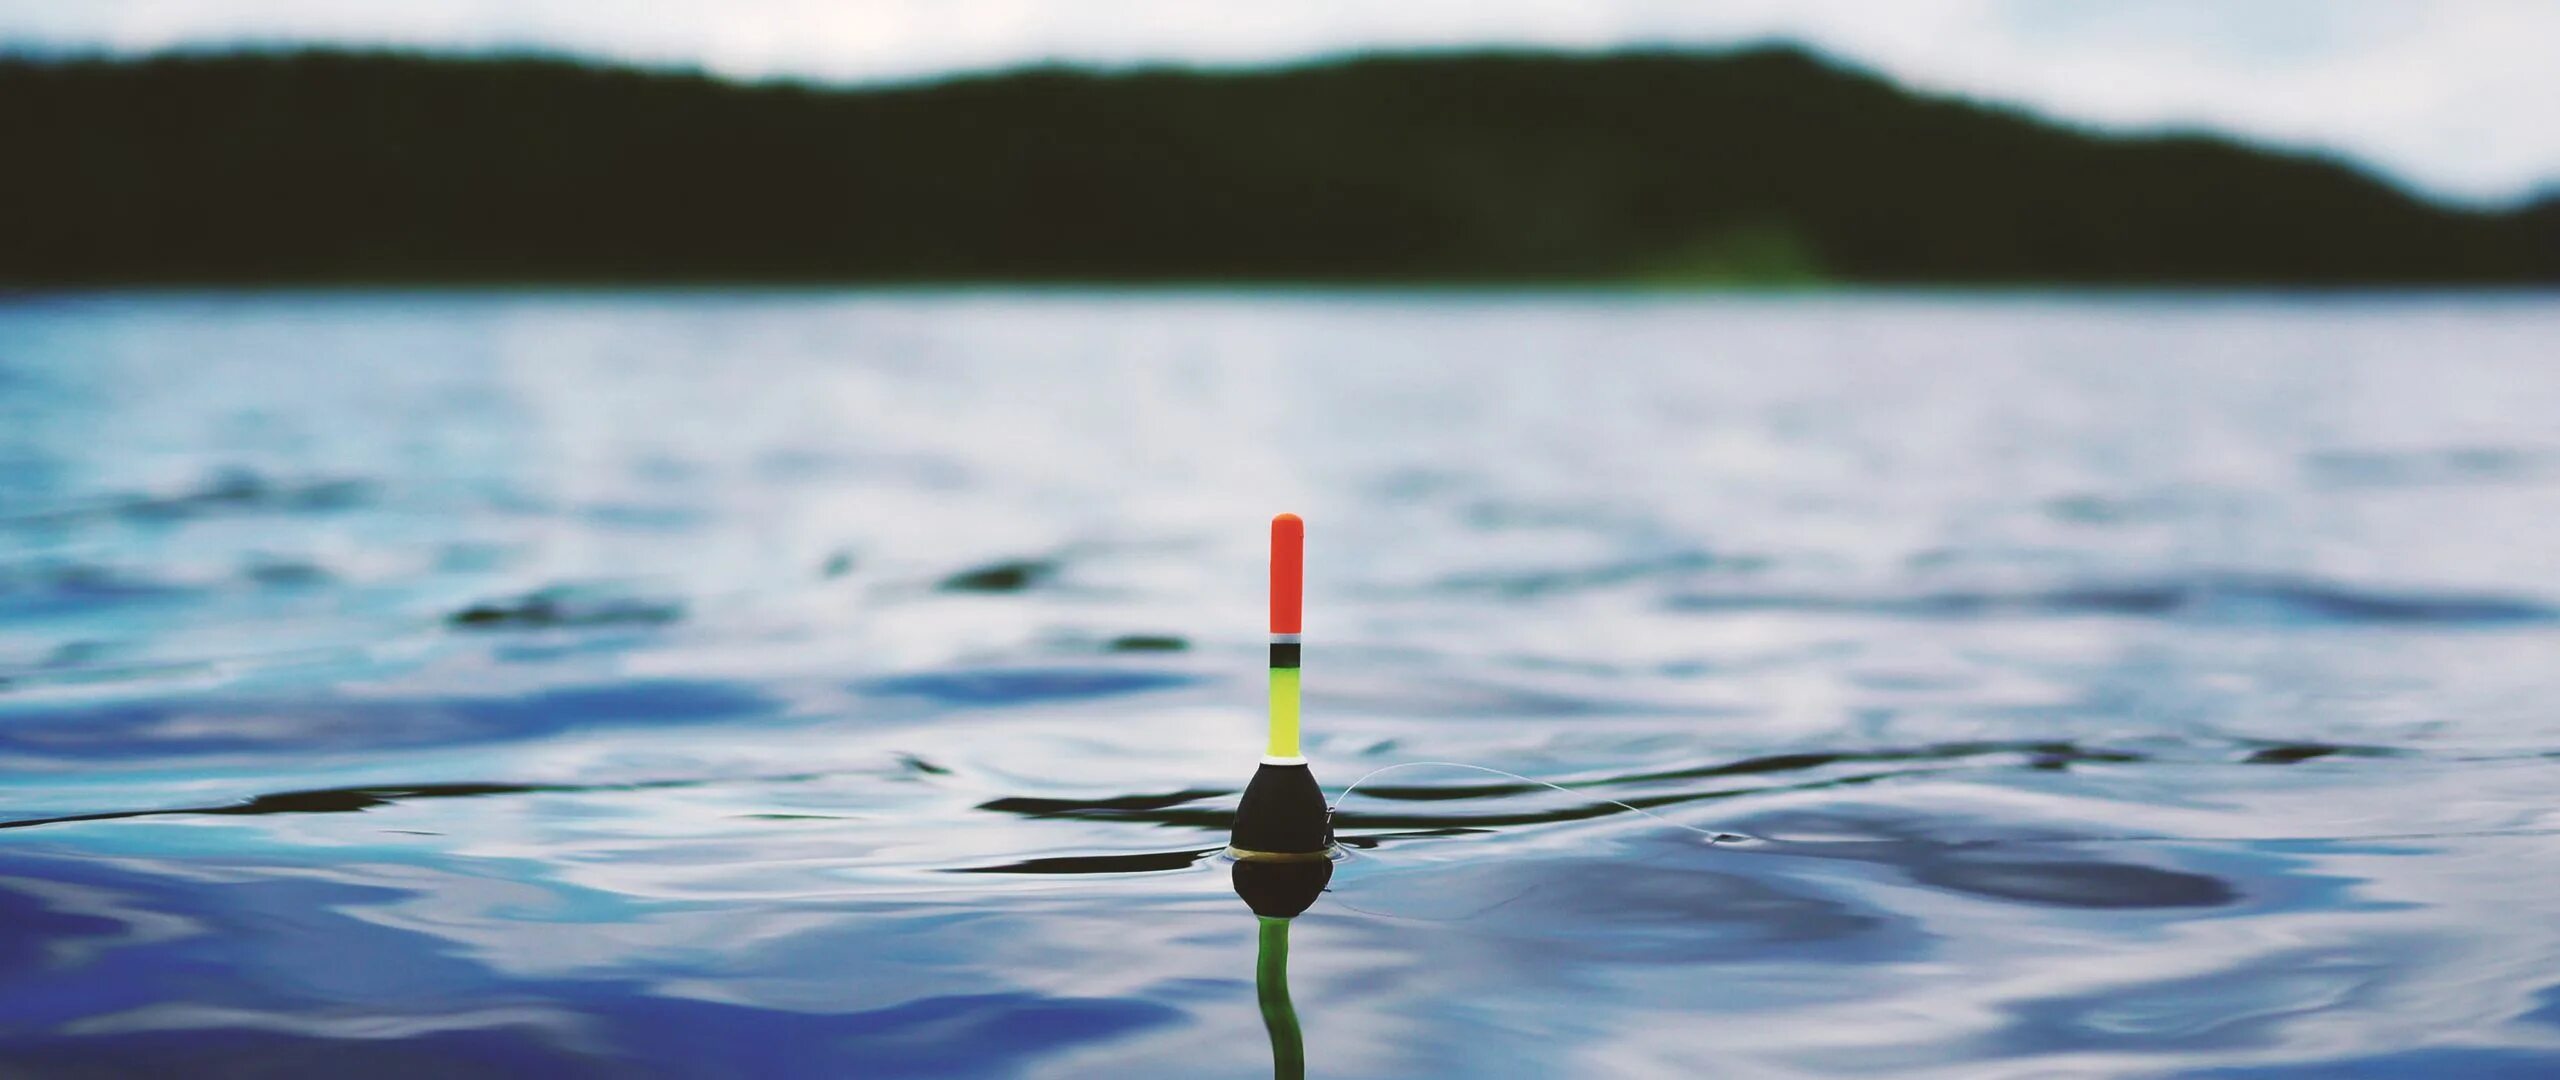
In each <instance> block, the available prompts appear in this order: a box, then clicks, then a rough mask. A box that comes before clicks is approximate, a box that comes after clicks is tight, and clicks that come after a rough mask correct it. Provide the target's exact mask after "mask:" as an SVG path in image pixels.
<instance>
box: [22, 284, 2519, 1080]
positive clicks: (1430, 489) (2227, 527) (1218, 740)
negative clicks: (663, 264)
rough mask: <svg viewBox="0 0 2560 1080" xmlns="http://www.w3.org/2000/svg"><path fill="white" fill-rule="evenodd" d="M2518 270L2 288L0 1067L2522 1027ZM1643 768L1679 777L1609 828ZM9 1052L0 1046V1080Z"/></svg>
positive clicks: (2481, 1068) (1819, 1057)
mask: <svg viewBox="0 0 2560 1080" xmlns="http://www.w3.org/2000/svg"><path fill="white" fill-rule="evenodd" d="M2555 342H2560V301H2553V300H2549V299H2544V298H2536V297H2379V298H2352V299H2302V298H2282V297H2203V296H2200V297H2132V298H2114V299H2068V298H2053V299H2040V298H1967V297H1929V296H1910V297H1877V298H1825V299H1789V298H1772V299H1698V298H1681V297H1642V296H1608V295H1562V296H1535V295H1484V296H1471V295H1432V294H1399V293H1381V294H1324V293H1314V294H1300V295H1225V294H1211V293H1201V294H1155V295H1148V294H1137V295H1116V294H1087V293H1002V292H987V293H972V292H962V293H948V294H931V293H917V294H902V293H869V294H864V293H847V294H838V293H770V294H760V293H708V292H706V293H687V292H641V293H628V294H619V293H557V294H495V293H493V294H473V293H459V294H432V293H422V294H365V293H328V294H298V293H271V294H238V295H188V294H170V295H106V296H77V295H74V296H35V297H19V298H15V299H10V300H7V301H6V302H5V303H0V825H5V826H7V827H5V828H0V924H5V925H6V926H7V927H8V928H9V929H8V932H7V933H6V934H5V935H0V1061H5V1062H6V1063H7V1066H6V1068H7V1069H15V1070H23V1071H26V1072H28V1073H31V1074H35V1075H54V1074H73V1075H77V1074H83V1073H86V1074H95V1075H119V1074H124V1073H130V1072H136V1071H141V1070H146V1069H148V1070H164V1071H165V1070H173V1069H177V1070H185V1071H186V1072H188V1073H189V1074H191V1075H220V1074H237V1073H262V1072H263V1073H274V1072H279V1071H281V1072H301V1073H311V1074H340V1075H343V1074H363V1073H372V1074H378V1075H437V1074H450V1073H454V1072H459V1071H461V1070H465V1069H469V1070H474V1071H477V1072H479V1073H481V1074H485V1075H526V1076H590V1075H737V1076H746V1075H807V1076H845V1075H852V1076H909V1075H914V1076H927V1075H930V1076H1012V1075H1025V1076H1097V1075H1167V1076H1252V1075H1262V1074H1267V1073H1268V1072H1269V1070H1270V1068H1271V1060H1270V1056H1269V1055H1270V1052H1271V1051H1270V1046H1269V1044H1268V1043H1267V1042H1266V1041H1265V1034H1264V1029H1263V1023H1262V1017H1261V1014H1260V1012H1259V1011H1258V1009H1257V1006H1256V998H1255V988H1254V968H1255V950H1256V935H1257V929H1256V925H1255V921H1254V919H1253V917H1252V916H1251V915H1250V914H1249V913H1248V912H1247V911H1246V910H1245V908H1244V906H1243V905H1242V904H1241V903H1240V902H1239V901H1238V900H1237V899H1236V898H1235V897H1234V896H1233V895H1232V894H1231V893H1230V892H1229V891H1228V885H1227V876H1226V875H1227V871H1226V868H1225V867H1224V866H1223V865H1221V864H1220V862H1219V861H1218V860H1217V859H1216V858H1215V857H1214V852H1215V851H1216V850H1217V849H1218V848H1219V847H1220V845H1221V844H1223V842H1224V839H1225V833H1224V826H1225V819H1226V814H1227V812H1228V811H1229V809H1230V808H1231V806H1232V802H1233V797H1234V793H1235V791H1236V789H1237V788H1238V787H1239V786H1240V784H1241V783H1242V781H1243V780H1244V779H1245V777H1246V776H1247V775H1248V774H1249V773H1250V771H1251V768H1252V765H1253V757H1254V755H1255V754H1256V753H1258V749H1259V745H1260V734H1259V722H1260V720H1259V716H1258V714H1257V710H1258V708H1259V707H1260V704H1261V695H1262V687H1261V678H1262V671H1261V664H1262V651H1261V644H1262V637H1261V633H1262V623H1261V604H1262V595H1261V589H1262V565H1261V560H1262V557H1263V553H1262V549H1261V544H1262V541H1263V535H1264V534H1263V522H1264V520H1265V519H1266V518H1267V517H1268V516H1269V515H1270V514H1271V513H1273V512H1274V511H1277V510H1282V509H1288V510H1295V511H1298V512H1300V513H1302V514H1304V515H1306V517H1307V518H1308V520H1309V522H1310V544H1309V593H1310V595H1309V597H1308V627H1307V630H1308V642H1309V644H1308V648H1307V660H1306V687H1307V714H1308V742H1309V753H1310V755H1311V756H1312V757H1313V758H1314V760H1315V764H1316V768H1317V770H1318V775H1319V776H1320V777H1322V778H1323V779H1325V780H1326V781H1327V782H1328V783H1329V784H1331V785H1333V786H1334V787H1335V788H1336V789H1338V788H1339V786H1340V785H1342V784H1344V783H1347V782H1348V781H1350V780H1351V779H1352V778H1353V777H1355V776H1358V775H1360V774H1362V773H1365V772H1367V771H1369V770H1371V769H1374V768H1378V767H1381V766H1385V765H1389V764H1394V763H1397V762H1402V761H1412V760H1420V759H1440V760H1456V761H1463V762H1472V763H1477V764H1482V765H1485V766H1490V767H1494V768H1499V769H1504V770H1509V771H1513V772H1518V773H1522V774H1526V775H1529V776H1534V777H1539V778H1543V779H1546V780H1551V781H1555V782H1558V783H1562V784H1565V785H1567V786H1568V787H1570V788H1572V789H1573V790H1572V792H1571V793H1558V792H1555V791H1552V790H1549V789H1546V788H1541V787H1538V786H1536V785H1532V784H1523V783H1519V782H1516V781H1511V780H1506V779H1503V778H1500V777H1492V776H1488V775H1485V774H1481V773H1469V772H1463V771H1455V770H1435V769H1408V770H1402V771H1399V772H1396V773H1392V774H1389V775H1387V776H1383V777H1380V778H1378V779H1377V780H1374V781H1372V782H1371V783H1370V784H1369V785H1367V786H1364V787H1363V788H1362V789H1361V791H1360V792H1359V793H1358V794H1357V795H1355V796H1353V797H1352V798H1351V799H1349V800H1348V801H1347V802H1346V803H1345V804H1344V805H1343V807H1342V812H1341V815H1340V817H1339V819H1338V821H1337V826H1338V828H1339V831H1340V833H1341V834H1342V836H1343V837H1344V839H1345V840H1346V841H1347V842H1348V843H1349V844H1350V846H1351V852H1350V857H1349V858H1347V859H1346V860H1345V861H1344V862H1342V863H1341V864H1340V865H1339V867H1338V869H1337V871H1336V873H1335V876H1334V879H1333V883H1332V889H1331V891H1330V892H1329V893H1327V894H1326V895H1325V896H1324V897H1323V898H1322V899H1321V900H1319V901H1318V902H1317V904H1316V906H1315V907H1314V909H1313V910H1312V911H1310V912H1309V913H1308V914H1307V915H1305V916H1303V917H1301V918H1300V919H1298V920H1297V921H1296V923H1295V925H1294V926H1293V927H1292V934H1293V937H1292V939H1291V944H1292V954H1291V960H1290V963H1291V968H1292V970H1291V973H1290V974H1291V977H1292V991H1293V997H1294V999H1295V1001H1296V1005H1297V1011H1298V1014H1299V1017H1300V1019H1301V1021H1302V1024H1303V1028H1304V1032H1305V1042H1306V1045H1305V1054H1306V1059H1307V1063H1308V1068H1309V1071H1310V1074H1311V1075H1318V1076H1342V1077H1362V1076H1415V1075H1446V1076H1502V1075H1637V1076H1640V1075H1683V1076H1689V1075H1706V1074H1713V1075H1735V1076H1760V1075H1767V1076H1828V1075H1873V1074H1877V1073H1880V1072H1886V1071H1892V1072H1897V1073H1901V1074H1905V1075H1916V1076H1946V1077H1999V1076H2041V1075H2054V1074H2057V1073H2061V1074H2074V1075H2092V1074H2094V1075H2171V1074H2201V1075H2216V1076H2247V1077H2294V1076H2313V1075H2372V1076H2403V1075H2427V1074H2434V1075H2447V1074H2463V1075H2481V1076H2499V1075H2513V1076H2527V1075H2534V1076H2540V1075H2549V1074H2551V1073H2553V1072H2555V1071H2560V812H2555V811H2554V810H2553V809H2552V805H2551V804H2552V801H2553V795H2554V792H2560V710H2555V709H2554V707H2553V702H2554V701H2555V700H2560V697H2556V696H2555V692H2560V665H2555V664H2554V663H2553V658H2554V657H2555V656H2560V365H2554V364H2553V362H2552V359H2551V358H2552V355H2553V348H2552V346H2553V344H2554V343H2555ZM1612 800H1615V801H1616V802H1623V803H1628V804H1633V805H1635V806H1639V807H1643V808H1646V809H1648V810H1650V811H1651V812H1653V813H1655V814H1659V815H1662V816H1663V817H1665V818H1668V819H1670V820H1671V821H1674V822H1677V823H1680V824H1683V825H1688V826H1691V827H1693V828H1696V829H1704V830H1708V831H1710V832H1719V833H1725V834H1730V835H1731V836H1733V837H1735V838H1736V839H1734V840H1732V841H1730V842H1725V843H1710V842H1708V840H1707V839H1706V838H1704V837H1702V836H1701V835H1699V834H1697V833H1694V832H1688V831H1683V830H1681V829H1678V828H1674V827H1670V826H1667V825H1664V824H1662V823H1661V822H1658V821H1656V820H1652V819H1649V818H1646V817H1643V816H1639V815H1636V814H1632V813H1628V812H1626V811H1625V810H1623V809H1621V808H1620V807H1619V806H1618V805H1616V802H1612ZM0 1071H5V1070H0Z"/></svg>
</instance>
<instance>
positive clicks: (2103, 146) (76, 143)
mask: <svg viewBox="0 0 2560 1080" xmlns="http://www.w3.org/2000/svg"><path fill="white" fill-rule="evenodd" d="M0 147H5V148H6V153H5V157H6V164H5V165H0V206H5V207H6V208H7V211H6V212H7V220H8V225H7V228H6V231H5V236H0V280H6V281H13V282H18V283H22V284H43V283H74V282H265V281H341V280H343V281H440V280H453V281H516V280H523V281H583V280H597V281H625V280H775V279H809V280H898V281H1159V280H1204V281H1257V280H1285V281H1429V282H1515V281H1527V282H1541V281H1592V282H1616V281H1662V282H1745V283H1790V282H1809V281H1849V282H1943V283H2192V284H2218V283H2258V284H2323V283H2426V282H2521V281H2551V280H2556V279H2560V210H2555V204H2553V203H2550V202H2545V203H2543V204H2541V205H2540V206H2538V207H2536V208H2534V209H2531V210H2528V211H2519V212H2513V213H2504V214H2499V213H2485V212H2471V211H2462V210H2457V209H2451V208H2447V207H2443V206H2439V205H2435V204H2432V203H2429V202H2427V201H2424V200H2422V199H2419V198H2416V197H2413V196H2412V195H2410V194H2408V193H2406V192H2404V191H2402V190H2400V189H2398V188H2395V187H2393V186H2392V185H2390V184H2388V183H2385V182H2383V181H2380V180H2378V179H2375V178H2374V177H2372V176H2369V175H2366V174H2364V173H2362V172H2359V171H2357V170H2354V169H2352V168H2349V167H2346V166H2343V165H2340V164H2337V163H2334V162H2330V161H2326V160H2321V159H2317V158H2310V157H2303V156H2295V155H2287V154H2280V153H2273V152H2268V151H2265V150H2260V149H2254V148H2251V147H2249V146H2247V145H2244V144H2240V143H2236V142H2232V141H2228V140H2223V139H2217V138H2207V137H2194V136H2169V137H2112V136H2103V135H2096V134H2091V133H2087V132H2084V131H2080V130H2076V129H2073V128H2069V127H2064V126H2060V125H2056V124H2052V123H2047V122H2043V121H2039V120H2036V119H2033V118H2031V117H2028V116H2025V115H2023V114H2020V113H2017V112H2012V111H2005V110H1999V109H1993V108H1986V107H1983V106H1979V105H1975V104H1970V103H1964V102H1958V101H1951V100H1945V99H1938V98H1931V97H1926V96H1921V95H1917V94H1914V93H1911V92H1908V91H1905V90H1902V89H1899V88H1897V87H1896V86H1894V85H1893V84H1891V83H1888V82H1886V81H1883V80H1881V79H1878V78H1876V77H1873V76H1870V75H1866V74H1861V73H1858V72H1854V71H1849V70H1844V69H1842V68H1839V67H1836V66H1832V65H1830V64H1828V63H1826V62H1824V61H1822V60H1819V59H1817V58H1814V57H1811V56H1808V55H1806V54H1804V53H1800V52H1796V51H1792V50H1785V49H1763V50H1754V51H1746V52H1735V53H1713V54H1701V53H1634V54H1614V55H1605V56H1578V57H1567V56H1553V55H1534V54H1475V55H1443V54H1429V55H1417V56H1385V57H1373V58H1364V59H1355V60H1346V61H1341V62H1331V63H1323V64H1317V65H1313V66H1305V67H1295V68H1286V69H1278V70H1258V71H1244V72H1192V71H1167V70H1151V71H1136V72H1121V73H1091V72H1076V71H1064V70H1045V69H1044V70H1034V71H1025V72H1019V73H1012V74H1004V75H995V76H987V77H972V78H963V79H957V80H952V81H945V82H937V83H931V84H921V85H911V86H898V87H887V88H861V89H824V88H816V87H810V86H803V85H740V84H734V83H726V82H720V81H716V80H712V79H707V78H701V77H695V76H687V75H674V74H663V73H648V72H639V71H632V70H620V69H610V68H598V67H591V66H583V65H579V64H575V63H570V62H563V61H551V60H521V59H439V58H429V57H416V56H404V55H386V54H372V53H355V54H349V53H305V54H282V55H272V54H255V55H238V56H199V57H162V58H151V59H142V60H129V61H112V60H109V61H100V60H81V61H43V60H9V61H0Z"/></svg>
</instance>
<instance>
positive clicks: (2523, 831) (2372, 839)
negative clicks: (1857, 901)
mask: <svg viewBox="0 0 2560 1080" xmlns="http://www.w3.org/2000/svg"><path fill="white" fill-rule="evenodd" d="M1423 767H1437V768H1444V769H1471V770H1474V771H1476V772H1480V773H1491V774H1493V775H1495V776H1502V777H1508V778H1510V779H1513V780H1518V781H1520V782H1521V783H1524V784H1535V785H1537V786H1539V787H1543V788H1552V789H1554V790H1556V791H1561V792H1563V793H1565V794H1567V795H1572V796H1576V797H1579V798H1599V801H1601V802H1603V803H1606V804H1608V805H1610V806H1615V807H1617V808H1619V809H1621V810H1628V811H1633V812H1634V813H1637V814H1642V815H1644V816H1645V817H1648V818H1652V819H1653V820H1654V821H1657V822H1660V823H1661V824H1664V825H1668V826H1671V827H1672V828H1675V829H1684V830H1687V831H1689V832H1693V833H1697V834H1698V835H1700V836H1704V837H1706V838H1707V843H1709V844H1727V845H1730V844H1735V843H1740V842H1742V841H1746V840H1760V841H1764V842H1768V843H1775V844H1786V845H1791V846H1798V847H1803V846H1812V845H1819V844H1854V845H1860V846H1865V845H1872V844H1910V843H1934V844H1937V845H1938V846H1941V847H2009V846H2019V845H2027V844H2181V843H2183V844H2324V843H2326V844H2379V843H2390V842H2393V841H2402V840H2473V839H2496V838H2502V837H2532V836H2560V828H2547V827H2530V826H2528V827H2523V828H2514V829H2480V830H2471V831H2460V830H2457V831H2436V832H2402V833H2373V834H2368V835H2362V836H2171V835H2167V834H2120V835H2114V836H2021V837H2009V838H2005V839H1983V840H1942V841H1929V840H1912V839H1909V838H1899V837H1890V838H1879V839H1875V840H1814V841H1805V840H1781V839H1776V838H1773V837H1753V836H1746V835H1742V834H1739V833H1730V832H1719V831H1716V830H1713V829H1701V828H1699V827H1697V826H1695V825H1690V824H1686V823H1684V822H1678V821H1673V820H1671V819H1670V818H1667V817H1664V816H1662V815H1660V814H1657V813H1654V812H1653V811H1651V810H1647V809H1645V808H1643V807H1641V806H1635V805H1631V804H1628V803H1623V802H1620V801H1618V800H1616V799H1610V798H1600V797H1598V796H1593V795H1591V794H1590V793H1588V792H1583V791H1577V790H1575V789H1573V788H1570V787H1567V786H1565V785H1563V784H1559V783H1555V782H1554V781H1550V780H1540V779H1538V778H1537V777H1534V776H1522V775H1520V774H1519V773H1516V772H1506V771H1504V770H1502V769H1496V768H1492V767H1490V766H1485V765H1475V764H1471V763H1468V762H1464V761H1401V762H1397V763H1396V764H1393V765H1388V766H1384V767H1381V768H1376V769H1371V770H1369V771H1368V772H1367V773H1364V774H1362V775H1361V777H1360V778H1359V779H1357V780H1353V781H1352V782H1351V783H1350V785H1349V786H1347V787H1344V788H1343V789H1342V793H1341V794H1340V795H1337V796H1335V797H1334V800H1333V803H1332V805H1330V806H1327V807H1326V808H1325V820H1326V822H1327V823H1328V824H1330V823H1331V822H1332V820H1333V817H1334V816H1335V815H1336V814H1338V813H1340V812H1341V810H1342V804H1343V803H1345V802H1347V801H1349V800H1350V798H1351V793H1352V792H1353V791H1356V790H1358V789H1359V787H1360V785H1362V784H1365V783H1368V782H1369V780H1370V778H1371V777H1375V776H1379V775H1382V774H1385V773H1391V772H1394V771H1396V770H1398V769H1414V768H1423Z"/></svg>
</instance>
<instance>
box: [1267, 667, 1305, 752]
mask: <svg viewBox="0 0 2560 1080" xmlns="http://www.w3.org/2000/svg"><path fill="white" fill-rule="evenodd" d="M1263 753H1264V754H1265V755H1267V756H1270V757H1276V758H1293V757H1304V756H1305V755H1303V754H1300V753H1299V752H1298V669H1296V668H1272V669H1271V745H1270V746H1269V747H1267V748H1265V749H1264V751H1263Z"/></svg>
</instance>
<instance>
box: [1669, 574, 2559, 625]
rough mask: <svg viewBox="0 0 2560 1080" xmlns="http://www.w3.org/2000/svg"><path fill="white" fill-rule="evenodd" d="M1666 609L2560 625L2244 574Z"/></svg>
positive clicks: (2488, 609)
mask: <svg viewBox="0 0 2560 1080" xmlns="http://www.w3.org/2000/svg"><path fill="white" fill-rule="evenodd" d="M1667 603H1668V604H1669V605H1670V606H1671V607H1672V608H1674V609H1676V610H1680V611H1687V612H1695V613H1700V614H1721V613H1729V612H1730V613H1745V612H1791V613H1802V614H1812V615H1828V614H1844V615H1874V616H1885V617H1893V618H1912V619H1977V618H2003V617H2068V616H2098V617H2111V618H2145V619H2191V620H2197V621H2206V622H2268V623H2285V624H2322V623H2334V624H2344V625H2354V624H2376V625H2424V626H2444V627H2461V626H2506V625H2514V624H2520V623H2534V624H2540V623H2549V622H2552V621H2555V620H2560V606H2555V605H2553V604H2552V603H2549V602H2546V601H2544V600H2540V599H2537V598H2533V597H2526V596H2513V595H2502V594H2497V593H2463V592H2438V591H2422V590H2414V589H2410V590H2390V589H2376V588H2364V587H2359V586H2352V585H2345V584H2340V583H2337V582H2332V581H2326V580H2321V579H2317V578H2308V577H2293V576H2285V575H2278V574H2245V573H2206V574H2197V575H2193V576H2188V577H2164V578H2155V579H2148V580H2144V579H2134V580H2122V581H2091V582H2080V583H2072V584H2065V585H2058V586H2053V587H2048V588H2022V589H1987V588H1986V589H1973V588H1955V589H1941V590H1922V591H1915V592H1907V593H1883V594H1858V593H1831V592H1811V591H1808V592H1752V591H1744V590H1731V591H1711V592H1689V593H1683V594H1680V595H1676V596H1674V597H1672V598H1671V599H1670V600H1669V601H1667Z"/></svg>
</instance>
